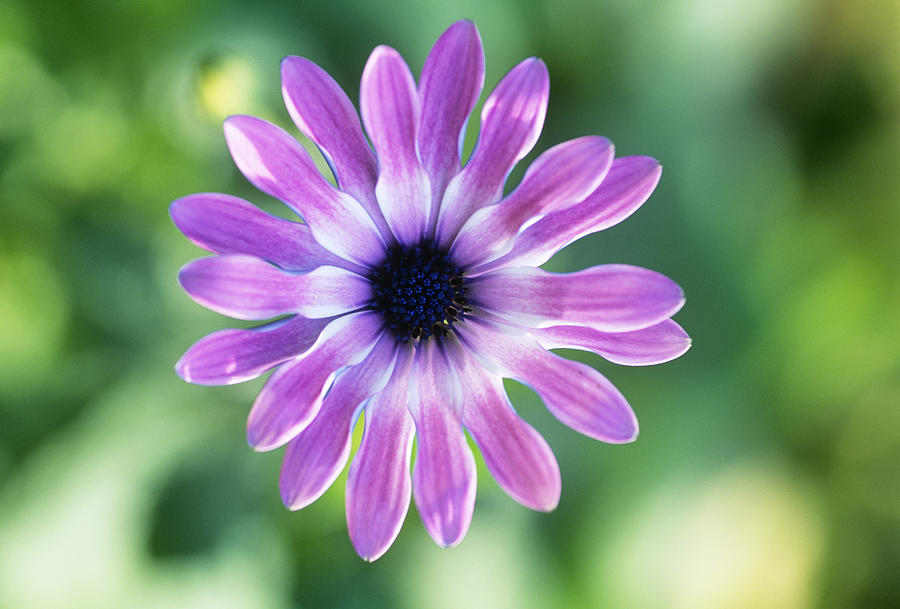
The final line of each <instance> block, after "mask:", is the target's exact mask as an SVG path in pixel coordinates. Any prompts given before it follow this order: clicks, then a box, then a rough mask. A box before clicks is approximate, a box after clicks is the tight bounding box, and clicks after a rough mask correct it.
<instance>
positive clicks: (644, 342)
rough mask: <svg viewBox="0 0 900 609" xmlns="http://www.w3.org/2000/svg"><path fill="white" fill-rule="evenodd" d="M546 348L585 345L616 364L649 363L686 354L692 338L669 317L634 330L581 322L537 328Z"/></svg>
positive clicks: (664, 360) (660, 361)
mask: <svg viewBox="0 0 900 609" xmlns="http://www.w3.org/2000/svg"><path fill="white" fill-rule="evenodd" d="M533 334H534V335H535V337H536V338H537V339H538V342H539V343H541V346H542V347H544V348H545V349H558V348H568V349H583V350H585V351H592V352H594V353H596V354H598V355H600V356H602V357H604V358H606V359H608V360H609V361H611V362H613V363H615V364H623V365H625V366H648V365H651V364H661V363H663V362H668V361H670V360H673V359H675V358H676V357H679V356H681V355H683V354H684V352H685V351H687V350H688V349H689V348H690V346H691V339H690V337H689V336H688V335H687V332H685V331H684V330H683V329H682V328H681V326H679V325H678V324H677V323H675V322H674V321H672V320H671V319H667V320H665V321H662V322H660V323H658V324H656V325H654V326H650V327H649V328H644V329H643V330H634V331H633V332H616V333H610V332H599V331H597V330H594V329H593V328H585V327H579V326H553V327H550V328H542V329H539V330H534V331H533Z"/></svg>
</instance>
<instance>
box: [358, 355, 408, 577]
mask: <svg viewBox="0 0 900 609" xmlns="http://www.w3.org/2000/svg"><path fill="white" fill-rule="evenodd" d="M411 363H412V356H411V353H410V350H409V349H403V350H401V351H400V353H399V355H398V358H397V364H396V365H395V366H394V372H393V375H392V376H391V380H390V381H388V384H387V386H386V387H385V388H384V390H383V391H381V393H379V394H377V395H375V397H373V398H372V399H371V400H370V401H369V403H368V404H366V425H365V431H364V432H363V439H362V443H361V444H360V446H359V451H358V452H357V453H356V456H355V457H354V458H353V463H351V465H350V474H349V476H348V477H347V492H346V496H345V499H346V504H347V531H348V533H349V534H350V541H352V542H353V547H354V548H356V552H357V553H358V554H359V555H360V556H361V557H362V558H363V560H368V561H372V560H376V559H377V558H379V557H380V556H381V555H382V554H384V553H385V552H386V551H387V549H388V548H389V547H390V546H391V544H392V543H394V539H396V538H397V535H398V534H399V533H400V527H401V526H402V525H403V519H404V518H405V517H406V512H407V510H408V509H409V497H410V492H411V490H412V482H411V480H410V475H409V463H410V453H411V452H412V443H413V437H414V426H413V420H412V417H411V416H410V414H409V410H408V409H407V407H406V403H407V399H408V396H407V392H408V387H409V372H410V366H411Z"/></svg>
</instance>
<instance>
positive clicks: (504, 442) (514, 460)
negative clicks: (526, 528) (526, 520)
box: [448, 343, 561, 512]
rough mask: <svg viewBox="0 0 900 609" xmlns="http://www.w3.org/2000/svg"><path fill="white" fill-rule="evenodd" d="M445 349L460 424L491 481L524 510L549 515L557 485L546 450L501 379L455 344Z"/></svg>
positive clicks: (555, 468)
mask: <svg viewBox="0 0 900 609" xmlns="http://www.w3.org/2000/svg"><path fill="white" fill-rule="evenodd" d="M448 349H450V351H449V357H450V358H451V359H452V361H453V364H454V367H455V368H456V370H457V372H458V374H459V377H460V385H461V387H462V392H463V395H464V396H465V400H464V410H463V425H465V427H466V429H468V430H469V433H471V434H472V437H473V438H475V442H476V443H477V444H478V448H479V449H480V450H481V455H482V456H483V457H484V462H485V465H487V468H488V470H489V471H490V472H491V475H492V476H493V477H494V480H496V481H497V484H499V485H500V488H502V489H503V490H504V491H506V493H507V494H508V495H509V496H510V497H512V498H513V499H515V500H516V501H518V502H519V503H521V504H522V505H524V506H526V507H529V508H531V509H534V510H541V511H544V512H549V511H551V510H553V509H554V508H556V506H557V504H558V503H559V495H560V487H561V485H560V475H559V465H558V464H557V462H556V458H555V457H554V456H553V451H551V450H550V446H548V445H547V442H546V441H545V440H544V438H542V437H541V435H540V434H539V433H538V432H537V431H536V430H535V429H534V428H533V427H531V426H530V425H529V424H528V423H526V422H525V421H523V420H522V419H521V417H519V416H518V415H517V414H516V412H515V410H513V407H512V405H511V404H510V403H509V398H508V397H507V396H506V391H505V390H504V389H503V379H501V378H500V377H499V376H497V375H496V374H491V373H489V372H487V371H486V370H484V368H483V367H481V365H480V364H478V363H477V362H475V361H474V360H473V359H472V356H471V355H469V353H468V352H467V351H466V350H465V348H463V347H462V346H461V345H459V344H458V343H457V344H455V345H454V344H453V343H450V345H449V346H448Z"/></svg>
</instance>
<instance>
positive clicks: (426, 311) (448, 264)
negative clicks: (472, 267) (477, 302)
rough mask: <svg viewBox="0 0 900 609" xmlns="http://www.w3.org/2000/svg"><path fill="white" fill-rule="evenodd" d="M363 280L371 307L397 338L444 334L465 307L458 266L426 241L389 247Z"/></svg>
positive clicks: (463, 279)
mask: <svg viewBox="0 0 900 609" xmlns="http://www.w3.org/2000/svg"><path fill="white" fill-rule="evenodd" d="M369 281H370V282H371V283H372V288H373V294H374V296H373V298H372V308H373V309H375V310H376V311H379V312H381V314H382V315H383V316H384V319H385V323H386V325H387V327H388V328H389V329H390V330H391V331H392V332H393V333H394V335H395V336H396V337H397V338H398V339H399V340H402V341H409V340H413V341H417V342H418V341H423V340H428V338H429V337H431V336H433V335H437V336H444V335H446V334H447V333H448V332H449V330H450V326H452V325H453V322H455V321H457V320H458V319H460V318H461V317H462V316H463V314H464V313H465V312H467V311H468V310H469V309H468V308H467V307H465V302H466V298H465V293H466V286H465V278H464V277H463V271H462V269H461V268H460V267H458V266H456V265H455V264H453V262H452V261H451V260H450V256H449V254H448V253H447V252H446V251H444V250H441V249H438V248H437V247H436V246H435V245H434V243H433V242H431V241H423V242H422V243H420V244H419V245H417V246H414V247H408V246H405V245H397V246H395V247H393V248H391V249H390V250H388V252H387V256H386V257H385V260H384V262H382V263H381V265H379V266H378V267H376V268H375V269H373V270H372V272H371V273H370V275H369Z"/></svg>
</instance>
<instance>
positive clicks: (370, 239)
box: [225, 116, 384, 264]
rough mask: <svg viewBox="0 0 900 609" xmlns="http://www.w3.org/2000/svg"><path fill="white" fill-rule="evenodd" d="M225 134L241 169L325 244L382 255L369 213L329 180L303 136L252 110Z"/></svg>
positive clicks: (354, 255)
mask: <svg viewBox="0 0 900 609" xmlns="http://www.w3.org/2000/svg"><path fill="white" fill-rule="evenodd" d="M225 139H226V140H227V142H228V149H229V150H230V151H231V156H232V158H234V162H235V164H237V166H238V169H240V170H241V173H243V174H244V176H246V177H247V179H248V180H250V181H251V182H252V183H253V184H254V186H256V187H257V188H259V189H260V190H262V191H263V192H265V193H267V194H270V195H272V196H273V197H276V198H278V199H281V200H282V201H284V202H285V203H287V204H288V205H289V206H290V207H291V208H292V209H293V210H294V211H296V212H297V213H298V214H300V217H301V218H303V219H304V220H305V221H306V222H307V224H309V229H310V231H311V232H312V234H313V237H315V239H316V241H318V242H319V243H320V244H321V245H322V246H323V247H325V248H326V249H328V250H330V251H332V252H334V253H335V254H337V255H339V256H342V257H344V258H349V259H351V260H353V261H356V262H360V263H363V264H375V263H377V262H379V261H380V259H381V257H382V256H383V255H384V243H383V241H382V240H381V237H380V236H379V234H378V229H377V228H376V227H375V224H373V222H372V219H371V218H370V217H369V214H367V213H366V212H365V210H364V209H363V208H362V206H361V205H360V204H359V202H358V201H357V200H356V199H354V198H353V197H351V196H349V195H347V194H345V193H343V192H341V191H339V190H337V189H336V188H335V187H334V186H332V185H331V184H329V183H328V181H327V180H326V179H325V178H324V177H323V176H322V174H320V173H319V171H318V170H317V169H316V166H315V164H314V163H313V162H312V159H310V158H309V154H307V152H306V151H305V150H304V149H303V148H302V147H301V146H300V144H299V143H298V142H297V140H295V139H294V138H293V137H291V136H290V135H289V134H288V133H286V132H285V131H284V130H282V129H280V128H279V127H276V126H275V125H273V124H271V123H268V122H266V121H264V120H261V119H258V118H255V117H252V116H232V117H229V118H228V119H227V120H226V121H225Z"/></svg>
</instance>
